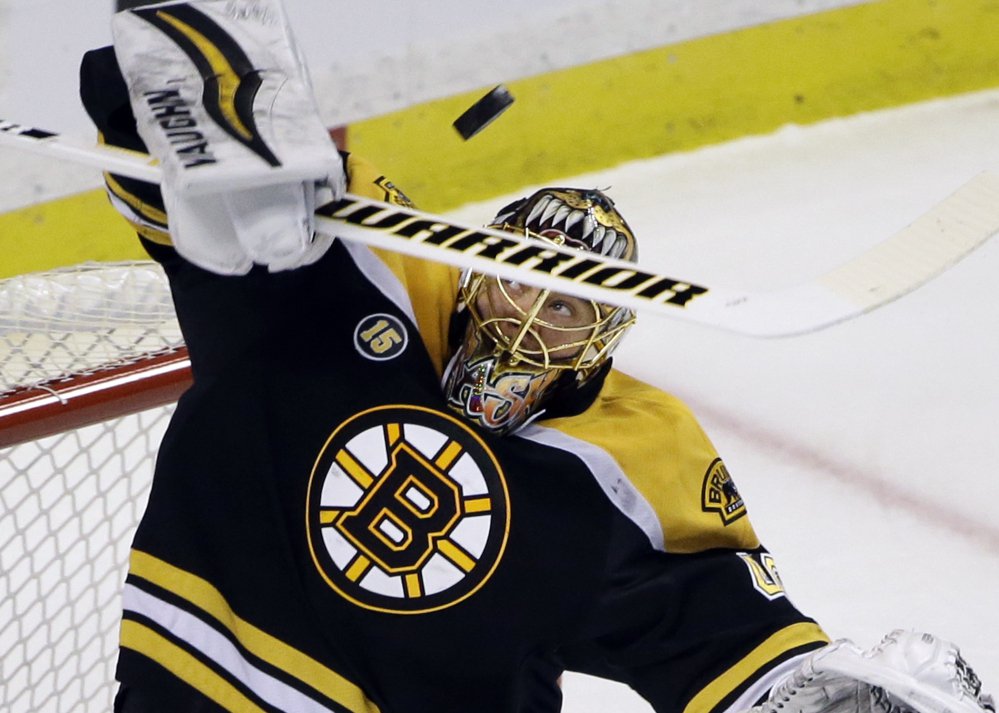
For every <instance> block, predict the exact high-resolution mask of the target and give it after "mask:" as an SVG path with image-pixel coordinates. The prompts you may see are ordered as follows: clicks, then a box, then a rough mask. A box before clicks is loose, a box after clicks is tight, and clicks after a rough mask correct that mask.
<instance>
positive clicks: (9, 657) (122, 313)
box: [0, 263, 181, 713]
mask: <svg viewBox="0 0 999 713" xmlns="http://www.w3.org/2000/svg"><path fill="white" fill-rule="evenodd" d="M180 345H181V340H180V332H179V329H178V328H177V324H176V320H175V318H174V315H173V309H172V304H171V302H170V299H169V291H168V288H167V285H166V281H165V278H164V276H163V274H162V272H161V271H160V270H159V268H158V267H157V266H155V265H154V264H152V263H116V264H110V265H89V264H88V265H84V266H80V267H78V268H72V269H66V270H59V271H56V272H54V273H48V274H45V275H28V276H20V277H16V278H12V279H9V280H4V281H0V408H2V407H3V404H4V400H5V393H4V392H8V391H9V390H11V389H15V388H17V387H21V386H25V385H34V384H39V383H45V382H47V383H50V384H51V383H58V382H59V381H61V380H64V379H66V378H68V376H69V375H71V374H81V373H88V372H93V371H95V370H100V369H102V368H103V367H104V366H106V365H111V364H122V363H128V362H132V361H136V360H140V359H141V358H142V357H143V355H144V354H148V353H162V352H164V351H171V350H175V349H177V347H179V346H180ZM53 379H54V380H56V381H55V382H53V381H52V380H53ZM172 408H173V407H172V406H169V407H160V408H155V409H150V410H147V411H144V412H142V413H139V414H134V415H130V416H125V417H120V418H115V419H113V420H110V421H107V422H105V423H100V424H96V425H92V426H87V427H84V428H78V429H74V430H69V431H66V432H62V433H56V434H54V435H51V436H48V437H45V438H41V439H39V440H35V441H31V442H28V443H24V444H22V445H18V446H14V447H11V448H5V449H2V450H0V597H2V600H0V655H2V657H3V658H2V661H0V710H2V711H4V712H5V713H6V712H10V713H22V712H24V713H28V712H31V713H34V712H36V711H60V712H62V711H81V712H90V711H93V712H94V713H98V712H99V713H107V711H109V710H110V709H111V700H112V697H113V694H114V687H115V684H114V675H113V674H114V662H115V657H116V650H117V635H118V622H119V616H120V604H119V600H118V596H119V591H120V588H121V584H122V581H123V579H124V575H125V565H126V561H127V557H128V549H129V544H130V541H131V536H132V532H133V530H134V528H135V526H136V524H137V522H138V519H139V516H140V515H141V513H142V510H143V508H144V507H145V502H146V497H147V494H148V489H149V483H150V479H151V476H152V466H153V460H154V457H155V452H156V448H157V446H158V444H159V441H160V439H161V438H162V435H163V430H164V429H165V427H166V423H167V421H168V419H169V415H170V413H171V411H172Z"/></svg>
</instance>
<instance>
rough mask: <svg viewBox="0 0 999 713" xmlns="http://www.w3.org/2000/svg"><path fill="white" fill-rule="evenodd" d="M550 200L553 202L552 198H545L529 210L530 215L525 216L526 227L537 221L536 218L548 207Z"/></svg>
mask: <svg viewBox="0 0 999 713" xmlns="http://www.w3.org/2000/svg"><path fill="white" fill-rule="evenodd" d="M552 200H554V198H552V196H545V197H543V198H542V199H541V200H539V201H538V202H537V203H535V204H534V207H533V208H531V214H530V215H529V216H527V225H532V224H533V223H534V221H535V220H536V219H537V217H538V216H539V215H541V214H542V213H543V212H544V210H545V208H547V207H548V204H549V203H550V202H551V201H552Z"/></svg>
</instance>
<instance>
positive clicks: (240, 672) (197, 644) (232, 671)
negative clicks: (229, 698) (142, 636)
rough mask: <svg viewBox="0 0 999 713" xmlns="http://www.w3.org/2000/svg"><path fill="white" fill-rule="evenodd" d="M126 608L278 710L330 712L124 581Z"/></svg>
mask: <svg viewBox="0 0 999 713" xmlns="http://www.w3.org/2000/svg"><path fill="white" fill-rule="evenodd" d="M122 603H123V607H124V609H125V611H126V612H133V613H135V614H139V615H141V616H144V617H146V618H147V619H150V620H152V621H154V622H156V623H157V624H158V625H159V626H161V627H163V628H164V629H165V630H167V631H169V632H170V634H171V635H172V636H174V637H175V638H177V639H180V640H182V641H183V642H185V643H186V644H187V646H189V647H191V648H193V649H195V650H197V651H198V652H200V653H201V654H202V655H203V656H205V657H207V658H209V659H211V660H212V661H213V662H215V663H216V664H218V665H219V666H220V667H221V668H222V669H223V670H225V671H226V672H227V673H228V674H229V675H230V676H232V677H233V678H234V679H236V680H238V681H239V682H240V683H242V684H243V685H244V686H246V687H247V688H248V689H250V690H251V691H253V693H254V694H256V695H257V696H259V697H260V698H261V699H262V700H264V701H266V702H267V703H268V704H270V705H272V706H274V707H275V708H278V709H280V710H289V711H292V710H293V711H302V712H303V713H331V712H332V711H333V709H332V708H327V707H326V706H323V705H322V704H320V703H319V702H317V701H315V700H313V699H312V698H309V697H308V696H306V695H305V694H304V693H302V692H301V691H298V690H296V689H295V688H292V687H291V686H289V685H288V684H287V683H284V682H283V681H280V680H279V679H277V678H274V677H273V676H271V675H270V674H268V673H266V672H264V671H261V670H260V669H259V668H257V667H256V666H254V665H253V664H252V663H250V661H248V660H247V659H246V658H245V657H244V656H243V654H242V653H241V652H240V651H239V649H238V648H237V647H236V646H235V645H234V644H233V643H232V642H231V641H230V640H229V639H227V638H226V637H225V636H223V635H222V634H221V633H220V632H218V631H217V630H215V629H214V628H212V627H211V626H209V625H208V624H206V623H205V622H203V621H202V620H201V619H199V618H197V617H196V616H194V615H192V614H189V613H188V612H186V611H184V610H183V609H181V608H179V607H177V606H174V605H173V604H170V603H169V602H165V601H163V600H162V599H159V598H158V597H155V596H153V595H152V594H149V593H148V592H145V591H143V590H141V589H139V588H138V587H136V586H135V585H133V584H126V585H125V589H124V592H123V594H122Z"/></svg>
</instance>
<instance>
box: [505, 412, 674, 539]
mask: <svg viewBox="0 0 999 713" xmlns="http://www.w3.org/2000/svg"><path fill="white" fill-rule="evenodd" d="M516 435H517V436H518V437H520V438H526V439H528V440H531V441H534V442H535V443H540V444H542V445H545V446H550V447H552V448H558V449H559V450H563V451H566V452H568V453H572V454H573V455H575V456H576V457H578V458H579V459H580V460H581V461H583V463H585V464H586V467H587V468H589V469H590V472H591V473H592V474H593V477H594V478H595V479H596V481H597V484H598V485H599V486H600V489H601V490H603V491H604V495H606V496H607V499H608V500H610V501H611V502H612V503H614V505H615V507H617V509H618V510H620V511H621V512H622V513H623V514H624V515H625V517H627V518H628V519H629V520H631V521H632V522H634V523H635V524H636V525H637V526H638V527H639V529H641V531H642V532H644V533H645V536H646V537H648V538H649V542H650V543H651V544H652V546H653V547H654V548H655V549H657V550H660V551H663V552H665V551H666V543H665V535H664V534H663V529H662V525H661V524H660V523H659V517H658V516H657V515H656V511H655V510H654V509H653V507H652V505H651V504H650V503H649V501H648V500H646V499H645V498H644V497H643V496H642V494H641V493H640V492H638V489H637V488H636V487H635V486H634V484H632V482H631V481H630V480H628V476H626V475H625V474H624V471H623V470H621V466H619V465H618V464H617V461H615V460H614V458H613V456H611V455H610V453H608V452H607V451H605V450H604V449H603V448H600V447H599V446H595V445H593V444H592V443H590V442H588V441H583V440H580V439H578V438H573V437H572V436H568V435H566V434H565V433H562V432H561V431H558V430H556V429H554V428H547V427H545V426H539V425H537V424H536V423H534V424H529V425H527V426H525V427H524V428H522V429H521V430H519V431H517V434H516Z"/></svg>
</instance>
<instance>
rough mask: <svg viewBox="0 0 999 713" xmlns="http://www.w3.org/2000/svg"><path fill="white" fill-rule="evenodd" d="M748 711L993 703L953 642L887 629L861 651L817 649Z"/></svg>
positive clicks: (916, 711)
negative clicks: (760, 703) (876, 641)
mask: <svg viewBox="0 0 999 713" xmlns="http://www.w3.org/2000/svg"><path fill="white" fill-rule="evenodd" d="M751 713H995V703H994V701H993V699H992V697H991V696H989V695H987V694H985V693H983V692H982V684H981V681H980V680H979V679H978V676H976V675H975V672H974V671H972V670H971V668H970V667H969V666H968V665H967V663H965V661H964V659H963V658H962V657H961V653H960V651H959V650H958V648H957V647H956V646H954V644H951V643H950V642H947V641H944V640H942V639H938V638H937V637H935V636H931V635H930V634H921V633H916V632H911V631H893V632H892V633H890V634H888V635H887V636H886V637H885V638H884V640H882V642H881V643H880V644H878V645H877V646H875V647H874V648H872V649H870V650H868V651H862V650H860V649H858V648H857V647H856V646H854V645H853V644H852V643H850V642H849V641H837V642H835V643H832V644H829V645H828V646H826V647H824V648H822V649H819V650H818V651H816V652H815V653H813V654H811V655H810V656H809V657H808V658H806V659H805V661H804V663H803V664H802V665H801V666H800V667H799V668H798V669H797V670H795V671H794V672H792V673H791V674H790V675H789V676H788V677H787V678H785V679H784V680H783V681H781V682H780V683H778V684H777V685H776V686H774V688H773V689H772V690H771V692H770V695H769V697H768V699H767V700H766V701H765V702H764V703H763V704H762V705H759V706H756V707H755V708H753V709H751Z"/></svg>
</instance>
